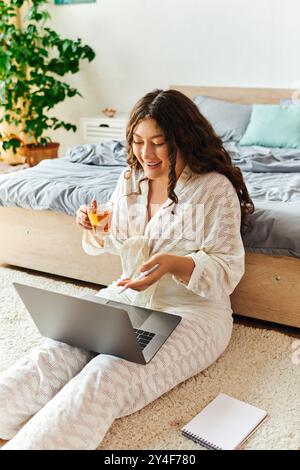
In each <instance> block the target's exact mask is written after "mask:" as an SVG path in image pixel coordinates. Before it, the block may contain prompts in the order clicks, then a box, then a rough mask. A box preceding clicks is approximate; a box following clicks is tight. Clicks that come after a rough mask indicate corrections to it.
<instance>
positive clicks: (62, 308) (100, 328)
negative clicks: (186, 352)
mask: <svg viewBox="0 0 300 470" xmlns="http://www.w3.org/2000/svg"><path fill="white" fill-rule="evenodd" d="M13 285H14V287H15V289H16V290H17V292H18V294H19V296H20V297H21V299H22V301H23V303H24V305H25V307H26V309H27V310H28V312H29V314H30V315H31V317H32V319H33V321H34V323H35V325H36V326H37V328H38V330H39V331H40V333H41V335H42V336H46V337H48V338H52V339H54V340H57V341H61V342H64V343H67V344H70V345H71V346H76V347H79V348H83V349H86V350H88V351H91V352H94V353H102V354H111V355H114V356H118V357H121V358H123V359H126V360H128V361H131V362H136V363H138V364H147V363H148V362H149V361H150V360H151V359H152V358H153V356H154V355H155V354H156V353H157V351H158V350H159V349H160V348H161V347H162V345H163V344H164V342H165V341H166V340H167V338H168V337H169V336H170V334H171V333H172V331H173V330H174V329H175V328H176V326H177V325H178V323H179V322H180V321H181V317H180V316H178V315H173V314H170V313H166V312H160V311H155V310H152V309H148V308H142V307H136V306H134V305H127V304H124V303H120V302H116V301H113V300H109V299H103V298H101V297H97V296H94V295H90V294H89V295H86V296H84V297H73V296H70V295H65V294H59V293H57V292H52V291H49V290H45V289H40V288H37V287H32V286H28V285H25V284H19V283H16V282H14V283H13Z"/></svg>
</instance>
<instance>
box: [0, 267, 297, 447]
mask: <svg viewBox="0 0 300 470" xmlns="http://www.w3.org/2000/svg"><path fill="white" fill-rule="evenodd" d="M13 281H17V282H25V283H28V284H31V285H35V286H40V287H44V288H49V289H52V290H56V291H58V292H63V293H67V294H71V295H82V294H84V293H88V292H94V290H95V288H94V286H91V285H85V284H84V283H75V282H72V281H70V280H66V279H64V280H63V279H61V278H58V277H57V278H56V277H54V276H45V275H43V274H40V273H38V274H36V273H33V272H26V271H25V270H20V269H12V268H8V267H0V285H1V291H0V370H3V369H4V368H6V367H9V366H10V365H11V364H13V363H14V361H15V360H16V359H18V358H19V357H21V356H22V355H23V354H25V353H26V352H27V351H28V350H30V348H31V347H33V346H35V345H37V344H39V343H40V342H41V337H40V335H39V333H38V332H37V330H36V328H35V326H34V325H33V323H32V321H31V319H30V317H29V315H28V313H27V312H26V310H25V308H24V307H23V305H22V303H21V301H20V300H19V299H18V296H17V295H16V293H15V291H14V288H13V287H12V282H13ZM296 333H297V332H295V331H294V330H291V329H284V328H282V330H281V331H280V330H278V328H275V329H274V328H272V327H271V328H266V327H265V325H263V326H262V325H261V324H259V323H257V324H256V326H253V324H252V325H251V326H250V325H247V324H246V325H245V324H242V323H241V322H240V320H238V323H235V326H234V331H233V336H232V340H231V343H230V345H229V347H228V349H227V350H226V352H225V353H224V354H223V356H222V357H221V358H220V359H219V360H218V361H217V362H216V363H215V364H214V365H212V366H211V367H210V368H209V369H207V370H205V371H204V372H202V373H201V374H199V375H197V376H195V377H193V378H192V379H190V380H188V381H186V382H184V383H183V384H181V385H180V386H178V387H176V388H175V389H173V390H172V391H171V392H169V393H167V394H166V395H164V396H163V397H161V398H160V399H158V400H157V401H155V402H154V403H152V404H150V405H148V406H147V407H146V408H144V409H143V410H141V411H139V412H138V413H135V414H134V415H131V416H128V417H125V418H122V419H119V420H117V421H116V422H115V423H114V424H113V426H112V427H111V429H110V431H109V432H108V434H107V435H106V437H105V439H104V441H103V442H102V444H101V446H100V447H99V448H100V449H108V450H116V449H183V450H187V449H199V450H200V449H201V447H200V446H199V445H197V444H195V443H193V442H192V441H190V440H188V439H187V438H185V437H183V436H182V435H181V433H180V428H181V426H183V425H184V424H185V423H186V422H187V421H189V420H190V419H191V418H192V417H193V416H194V415H195V414H197V413H198V412H199V411H200V410H201V409H202V408H203V407H204V406H205V405H206V404H207V403H209V402H210V401H211V400H212V399H213V398H214V397H215V396H216V395H217V394H218V393H219V392H224V393H227V394H228V395H232V396H234V397H236V398H239V399H240V400H244V401H246V402H248V403H251V404H253V405H256V406H259V407H261V408H263V409H265V410H267V412H268V415H269V417H268V420H267V421H266V422H265V423H264V424H263V425H262V426H261V427H260V428H259V429H258V430H257V431H256V432H255V434H253V435H252V436H251V437H250V438H249V440H248V441H247V442H246V443H245V444H244V446H243V447H244V448H245V449H299V448H300V419H299V418H300V393H299V392H300V361H299V358H300V353H299V354H298V355H297V354H295V350H294V349H293V345H294V348H295V345H296V346H298V347H299V348H300V346H299V344H298V343H294V342H295V340H296V338H297V334H296ZM298 337H299V335H298ZM293 354H294V355H293Z"/></svg>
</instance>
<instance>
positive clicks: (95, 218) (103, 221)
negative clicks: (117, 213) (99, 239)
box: [87, 201, 112, 234]
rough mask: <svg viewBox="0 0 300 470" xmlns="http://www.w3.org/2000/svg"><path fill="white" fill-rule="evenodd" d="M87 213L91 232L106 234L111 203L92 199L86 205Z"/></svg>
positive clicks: (108, 228) (110, 214) (109, 220)
mask: <svg viewBox="0 0 300 470" xmlns="http://www.w3.org/2000/svg"><path fill="white" fill-rule="evenodd" d="M87 214H88V217H89V220H90V222H91V224H92V229H93V232H95V233H104V234H108V233H109V231H110V224H111V217H112V203H111V202H102V203H100V202H99V203H97V202H96V201H92V202H91V203H90V204H88V205H87Z"/></svg>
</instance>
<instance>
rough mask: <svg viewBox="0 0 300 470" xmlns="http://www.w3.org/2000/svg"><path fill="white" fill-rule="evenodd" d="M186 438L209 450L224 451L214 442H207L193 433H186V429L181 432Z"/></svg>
mask: <svg viewBox="0 0 300 470" xmlns="http://www.w3.org/2000/svg"><path fill="white" fill-rule="evenodd" d="M181 432H182V434H183V435H184V436H185V437H188V438H189V439H191V440H192V441H194V442H196V444H201V445H202V446H203V447H206V449H209V450H223V449H222V448H221V447H218V446H216V445H214V444H213V443H212V442H209V441H206V440H205V439H201V438H200V437H199V436H197V434H193V433H192V432H189V431H185V430H184V429H183V430H182V431H181Z"/></svg>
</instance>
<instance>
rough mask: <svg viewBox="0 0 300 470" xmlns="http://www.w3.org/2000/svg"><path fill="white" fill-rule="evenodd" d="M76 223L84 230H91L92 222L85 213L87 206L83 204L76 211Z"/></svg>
mask: <svg viewBox="0 0 300 470" xmlns="http://www.w3.org/2000/svg"><path fill="white" fill-rule="evenodd" d="M76 224H77V225H79V227H81V228H83V229H85V230H92V229H93V227H92V224H91V222H90V219H89V216H88V214H87V206H86V204H83V205H82V206H80V207H79V209H78V210H77V212H76Z"/></svg>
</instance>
